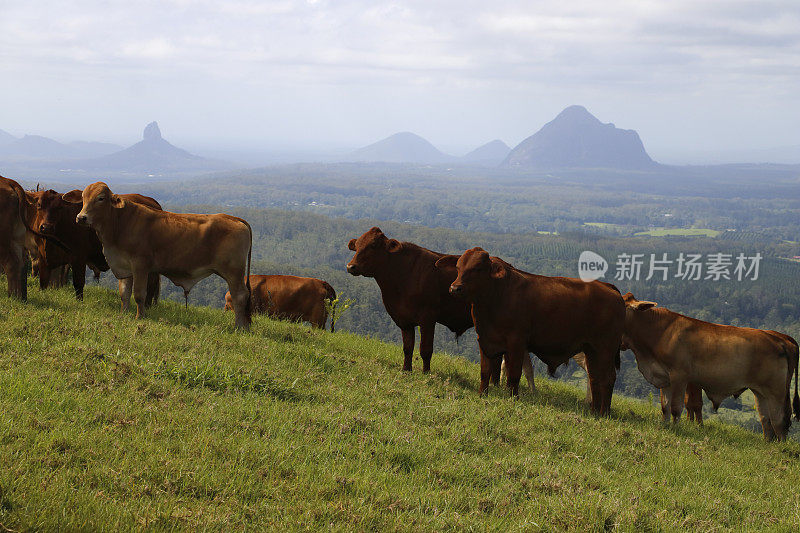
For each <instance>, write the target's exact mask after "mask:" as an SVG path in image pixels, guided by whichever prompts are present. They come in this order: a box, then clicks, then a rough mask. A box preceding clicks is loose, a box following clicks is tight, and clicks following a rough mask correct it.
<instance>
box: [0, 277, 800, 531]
mask: <svg viewBox="0 0 800 533" xmlns="http://www.w3.org/2000/svg"><path fill="white" fill-rule="evenodd" d="M29 294H30V301H29V302H28V303H27V304H21V303H18V302H12V301H10V300H9V299H7V298H6V297H5V296H2V297H0V406H1V407H0V465H2V468H0V530H4V529H6V528H8V529H11V530H21V531H22V530H48V531H56V530H60V531H64V530H79V529H80V530H116V529H122V530H127V529H140V528H143V527H144V528H148V529H156V530H158V529H173V528H178V529H192V530H194V529H206V528H207V529H214V530H226V531H227V530H245V529H267V528H277V527H281V528H286V529H313V530H318V529H334V530H354V529H355V530H366V529H377V530H386V529H391V530H426V531H428V530H433V529H437V530H438V529H459V530H462V529H471V530H481V531H484V530H500V529H503V530H509V529H510V530H540V529H544V530H575V531H586V530H590V529H594V530H602V529H612V528H614V527H618V528H620V529H623V530H686V529H703V530H711V529H713V530H742V529H773V530H785V531H790V530H794V531H796V530H798V528H800V494H799V493H798V491H797V487H798V485H800V466H799V465H798V461H799V460H800V459H799V457H800V444H798V443H797V442H787V443H783V444H766V443H764V442H762V440H761V437H760V436H759V435H756V434H754V433H750V432H747V431H745V430H743V429H740V428H737V427H733V426H729V425H722V424H718V423H710V424H708V425H706V427H704V428H697V427H693V426H689V425H688V424H682V425H680V426H679V427H677V428H669V427H664V426H662V424H661V423H660V422H659V417H658V414H657V412H656V409H655V408H654V407H653V406H651V405H647V404H645V403H642V402H638V401H633V400H626V399H623V398H615V400H614V404H613V415H612V417H611V418H607V419H597V418H595V417H593V416H592V415H590V414H589V413H588V412H587V410H586V409H585V407H584V406H583V403H582V400H583V391H581V390H580V389H577V388H574V387H570V386H569V385H565V384H561V383H555V382H551V381H547V380H540V383H539V385H540V391H539V392H538V393H537V394H536V395H535V396H534V395H530V394H523V396H522V398H521V399H520V400H517V401H513V400H510V399H508V398H507V397H506V396H505V394H504V393H502V392H501V391H499V390H498V389H492V390H491V394H490V395H489V397H488V398H484V399H482V398H479V397H478V395H477V392H476V388H477V383H478V368H477V366H476V365H475V364H473V363H469V362H467V361H466V360H463V359H460V358H454V357H448V356H446V355H442V354H436V355H435V356H434V359H433V372H432V373H431V374H430V375H427V376H425V375H422V374H421V373H419V372H418V371H415V372H414V373H413V374H411V375H408V374H404V373H402V372H401V371H399V367H400V361H401V354H400V349H399V348H398V347H396V346H393V345H387V344H383V343H381V342H378V341H376V340H374V339H365V338H363V337H357V336H354V335H351V334H346V333H337V334H330V333H325V332H320V331H312V330H310V329H309V328H307V327H304V326H298V325H294V324H288V323H281V322H274V321H270V320H268V319H266V318H263V317H259V318H257V319H256V321H255V324H254V328H253V331H252V332H251V333H246V334H245V333H235V332H233V330H232V316H230V315H227V316H226V315H225V314H223V313H222V312H221V311H219V310H212V309H207V308H189V309H188V310H185V309H183V307H182V306H180V305H178V304H175V303H171V302H167V303H164V304H162V305H161V306H159V307H158V308H157V309H156V310H154V312H153V313H152V314H151V316H150V317H149V318H148V319H145V320H142V321H136V320H134V319H133V317H132V315H120V313H119V312H118V309H117V306H118V304H117V300H116V297H115V295H114V294H113V293H110V292H107V291H105V290H103V289H100V288H96V287H87V292H86V301H85V302H84V303H82V304H81V303H77V302H75V301H73V299H72V297H71V295H70V294H69V291H67V290H63V291H48V292H45V293H42V292H40V291H39V290H37V289H35V288H33V286H32V287H31V290H30V291H29Z"/></svg>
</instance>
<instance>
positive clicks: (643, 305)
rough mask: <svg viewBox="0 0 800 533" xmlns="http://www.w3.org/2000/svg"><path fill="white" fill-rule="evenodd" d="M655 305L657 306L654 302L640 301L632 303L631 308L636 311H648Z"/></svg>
mask: <svg viewBox="0 0 800 533" xmlns="http://www.w3.org/2000/svg"><path fill="white" fill-rule="evenodd" d="M657 305H658V304H657V303H655V302H643V301H641V300H640V301H638V302H636V303H634V304H633V305H631V307H633V308H634V309H636V310H637V311H646V310H648V309H650V308H651V307H655V306H657Z"/></svg>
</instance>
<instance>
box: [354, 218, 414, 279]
mask: <svg viewBox="0 0 800 533" xmlns="http://www.w3.org/2000/svg"><path fill="white" fill-rule="evenodd" d="M347 247H348V248H350V249H351V250H353V251H354V252H355V253H356V254H355V255H354V256H353V258H352V259H351V260H350V262H349V263H347V272H349V273H350V274H352V275H354V276H366V277H368V278H372V277H375V274H377V273H379V272H380V271H381V270H382V269H383V268H384V267H385V265H386V264H387V263H388V262H389V261H390V260H391V257H392V254H396V253H397V252H399V251H400V250H402V249H403V245H402V244H401V243H400V242H399V241H397V240H395V239H389V238H387V237H386V235H384V234H383V232H382V231H381V230H380V228H377V227H374V228H371V229H370V230H369V231H367V232H366V233H364V234H363V235H362V236H361V237H359V238H358V239H350V242H349V243H348V245H347Z"/></svg>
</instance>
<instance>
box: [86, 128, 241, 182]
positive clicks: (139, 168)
mask: <svg viewBox="0 0 800 533" xmlns="http://www.w3.org/2000/svg"><path fill="white" fill-rule="evenodd" d="M81 166H82V167H83V168H94V169H104V170H122V171H126V172H147V173H161V172H169V171H177V170H181V171H184V170H214V169H220V168H230V166H231V165H229V164H227V163H224V162H221V161H216V160H213V159H205V158H203V157H200V156H197V155H194V154H191V153H189V152H187V151H186V150H182V149H181V148H178V147H176V146H173V145H172V144H170V143H169V142H167V141H166V140H165V139H164V138H163V137H162V136H161V130H160V129H159V127H158V123H157V122H151V123H150V124H148V125H147V127H145V129H144V134H143V135H142V140H141V141H139V142H138V143H136V144H134V145H133V146H130V147H128V148H125V149H124V150H120V151H118V152H114V153H112V154H108V155H106V156H103V157H98V158H95V159H89V160H86V161H82V162H81Z"/></svg>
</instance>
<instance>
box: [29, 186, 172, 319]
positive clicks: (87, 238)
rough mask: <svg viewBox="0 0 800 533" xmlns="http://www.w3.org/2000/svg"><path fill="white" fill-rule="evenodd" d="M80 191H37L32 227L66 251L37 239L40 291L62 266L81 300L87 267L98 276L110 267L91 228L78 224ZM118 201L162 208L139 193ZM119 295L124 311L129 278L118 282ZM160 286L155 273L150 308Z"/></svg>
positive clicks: (150, 285)
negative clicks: (69, 269)
mask: <svg viewBox="0 0 800 533" xmlns="http://www.w3.org/2000/svg"><path fill="white" fill-rule="evenodd" d="M82 192H83V191H81V190H80V189H75V190H73V191H70V192H68V193H65V194H59V193H57V192H56V191H54V190H48V191H39V192H37V193H35V194H36V195H37V200H36V218H35V223H34V227H35V228H37V229H38V230H39V231H40V232H41V233H42V234H45V235H55V236H56V237H58V238H59V240H60V241H62V242H63V243H64V244H66V245H67V247H68V248H69V251H65V250H62V249H61V248H59V247H57V246H55V245H53V244H52V243H49V242H44V239H37V245H38V248H39V257H40V263H41V265H40V268H41V267H42V266H43V267H44V268H43V269H42V271H41V273H40V275H39V284H40V286H41V288H43V289H44V288H46V287H47V286H48V283H49V282H50V270H51V269H52V268H55V267H59V266H62V265H70V266H71V267H72V286H73V287H74V289H75V297H76V298H77V299H78V300H82V299H83V288H84V286H85V284H86V267H87V266H88V267H89V268H91V269H92V271H94V272H95V273H96V275H99V272H105V271H106V270H108V268H109V266H108V263H107V262H106V258H105V256H104V255H103V246H102V244H100V239H98V238H97V234H96V233H95V232H94V230H92V229H91V228H88V227H86V226H81V225H78V223H77V222H75V217H76V216H77V215H78V213H79V212H80V210H81V207H82V204H83V200H82V197H81V195H82ZM120 197H121V198H124V199H125V200H130V201H133V202H137V203H140V204H142V205H146V206H148V207H152V208H154V209H159V210H160V209H161V206H160V205H159V203H158V202H156V201H155V200H154V199H152V198H149V197H147V196H142V195H140V194H122V195H120ZM119 285H120V296H121V297H122V298H123V304H122V305H123V309H127V307H128V304H127V302H129V301H130V290H128V291H127V298H126V297H125V296H123V295H125V294H126V293H125V292H124V290H123V289H124V288H125V286H127V287H130V285H131V279H130V278H128V279H127V280H120V282H119ZM159 292H160V283H159V278H158V274H151V275H150V277H149V279H148V287H147V297H146V298H145V305H146V306H147V307H149V306H150V305H151V304H152V303H153V302H154V301H155V302H157V301H158V294H159Z"/></svg>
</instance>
